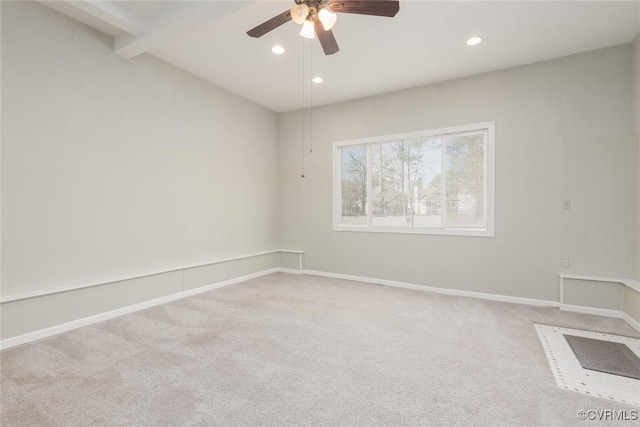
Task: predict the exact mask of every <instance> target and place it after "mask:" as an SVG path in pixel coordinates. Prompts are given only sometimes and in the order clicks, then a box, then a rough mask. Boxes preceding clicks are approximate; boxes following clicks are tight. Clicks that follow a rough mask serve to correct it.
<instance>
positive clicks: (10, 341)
mask: <svg viewBox="0 0 640 427" xmlns="http://www.w3.org/2000/svg"><path fill="white" fill-rule="evenodd" d="M277 272H282V273H289V274H297V275H300V274H308V275H312V276H321V277H329V278H334V279H343V280H351V281H355V282H363V283H371V284H376V285H383V286H393V287H396V288H404V289H413V290H417V291H424V292H434V293H439V294H444V295H454V296H462V297H469V298H478V299H483V300H490V301H499V302H508V303H515V304H524V305H533V306H542V307H559V308H560V309H561V310H564V311H572V312H576V313H585V314H594V315H597V316H606V317H614V318H621V319H623V320H625V321H626V322H627V323H628V324H629V325H631V326H632V327H633V328H634V329H636V330H637V331H640V323H639V322H638V321H636V320H635V319H633V318H632V317H631V316H629V315H628V314H626V313H623V312H622V311H618V310H607V309H602V308H592V307H583V306H577V305H568V304H562V305H561V304H560V303H558V302H557V301H548V300H539V299H533V298H522V297H513V296H506V295H497V294H487V293H482V292H472V291H461V290H456V289H446V288H436V287H432V286H423V285H416V284H413V283H405V282H397V281H393V280H385V279H376V278H372V277H363V276H352V275H348V274H339V273H328V272H324V271H315V270H303V271H300V270H298V269H292V268H283V267H277V268H272V269H268V270H263V271H259V272H257V273H253V274H247V275H245V276H240V277H236V278H233V279H229V280H224V281H222V282H218V283H214V284H211V285H207V286H201V287H198V288H195V289H189V290H187V291H183V292H178V293H175V294H171V295H167V296H164V297H160V298H156V299H152V300H149V301H144V302H141V303H138V304H134V305H130V306H126V307H122V308H118V309H115V310H111V311H107V312H105V313H100V314H96V315H94V316H89V317H85V318H82V319H78V320H74V321H71V322H67V323H63V324H60V325H56V326H52V327H50V328H45V329H41V330H38V331H34V332H30V333H27V334H23V335H19V336H16V337H12V338H7V339H5V340H1V341H0V350H4V349H7V348H11V347H15V346H17V345H22V344H26V343H28V342H32V341H36V340H39V339H42V338H46V337H50V336H52V335H56V334H60V333H62V332H67V331H71V330H73V329H78V328H81V327H83V326H88V325H92V324H94V323H98V322H102V321H105V320H109V319H113V318H115V317H118V316H123V315H125V314H129V313H133V312H136V311H140V310H144V309H145V308H150V307H154V306H157V305H160V304H165V303H168V302H171V301H176V300H179V299H182V298H186V297H189V296H192V295H197V294H200V293H203V292H207V291H210V290H213V289H218V288H222V287H225V286H229V285H233V284H236V283H240V282H244V281H247V280H250V279H255V278H258V277H262V276H266V275H268V274H272V273H277Z"/></svg>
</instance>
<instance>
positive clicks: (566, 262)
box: [562, 258, 571, 268]
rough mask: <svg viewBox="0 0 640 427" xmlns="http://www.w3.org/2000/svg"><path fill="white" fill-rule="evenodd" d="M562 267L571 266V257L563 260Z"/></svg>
mask: <svg viewBox="0 0 640 427" xmlns="http://www.w3.org/2000/svg"><path fill="white" fill-rule="evenodd" d="M562 268H571V260H570V259H569V258H565V259H563V260H562Z"/></svg>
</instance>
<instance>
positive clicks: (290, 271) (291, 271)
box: [276, 267, 304, 276]
mask: <svg viewBox="0 0 640 427" xmlns="http://www.w3.org/2000/svg"><path fill="white" fill-rule="evenodd" d="M276 270H277V271H278V273H288V274H296V275H298V276H302V275H303V274H304V273H303V272H302V271H300V270H296V269H295V268H284V267H278V268H276Z"/></svg>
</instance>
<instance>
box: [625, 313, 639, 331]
mask: <svg viewBox="0 0 640 427" xmlns="http://www.w3.org/2000/svg"><path fill="white" fill-rule="evenodd" d="M622 320H624V321H625V322H627V323H628V324H629V325H631V327H632V328H633V329H635V330H636V331H638V332H640V322H638V321H637V320H636V319H634V318H633V317H631V316H629V315H628V314H627V313H622Z"/></svg>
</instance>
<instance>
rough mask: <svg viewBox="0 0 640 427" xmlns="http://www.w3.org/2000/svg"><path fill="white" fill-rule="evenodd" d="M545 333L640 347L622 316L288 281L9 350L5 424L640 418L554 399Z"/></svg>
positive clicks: (528, 422) (556, 422)
mask: <svg viewBox="0 0 640 427" xmlns="http://www.w3.org/2000/svg"><path fill="white" fill-rule="evenodd" d="M534 322H537V323H544V324H553V325H563V326H568V327H571V328H578V329H590V330H597V331H602V332H608V333H614V334H623V335H629V336H634V337H637V336H639V335H638V334H637V333H636V332H635V331H634V330H633V329H632V328H631V327H630V326H628V325H627V324H626V323H624V322H623V321H622V320H619V319H608V318H602V317H596V316H588V315H580V314H573V313H566V312H560V311H558V310H557V309H553V308H541V307H529V306H523V305H517V304H507V303H498V302H490V301H482V300H477V299H471V298H462V297H451V296H444V295H437V294H433V293H428V292H419V291H412V290H405V289H397V288H391V287H384V286H377V285H369V284H363V283H355V282H349V281H343V280H336V279H326V278H319V277H312V276H295V275H287V274H281V273H279V274H274V275H270V276H265V277H262V278H259V279H255V280H251V281H249V282H245V283H241V284H237V285H234V286H230V287H226V288H222V289H218V290H214V291H210V292H207V293H204V294H200V295H197V296H194V297H190V298H186V299H183V300H179V301H175V302H172V303H169V304H166V305H163V306H159V307H154V308H151V309H147V310H144V311H140V312H137V313H134V314H129V315H126V316H122V317H119V318H116V319H113V320H109V321H106V322H103V323H99V324H96V325H93V326H88V327H85V328H82V329H78V330H75V331H71V332H68V333H65V334H61V335H58V336H55V337H51V338H47V339H44V340H41V341H38V342H34V343H31V344H27V345H23V346H20V347H16V348H13V349H9V350H6V351H3V352H2V353H1V355H0V357H1V363H2V365H1V371H2V372H1V374H2V383H1V387H2V388H1V392H2V394H1V403H2V418H1V419H0V424H1V425H2V426H3V427H9V426H29V427H31V426H83V427H84V426H93V425H109V426H116V425H123V426H124V425H127V426H134V425H135V426H167V425H185V426H186V425H198V426H225V427H226V426H244V425H264V426H285V425H292V426H325V425H326V426H333V425H345V426H377V425H380V426H382V425H384V426H428V425H438V426H440V425H456V426H461V425H487V426H500V425H505V426H507V425H508V426H514V425H522V426H560V425H562V426H567V425H581V426H584V425H586V424H589V423H591V424H593V422H589V421H580V420H579V419H578V418H577V415H576V414H577V412H578V411H579V410H589V409H593V410H604V409H611V410H627V411H631V410H637V408H635V407H633V406H628V405H624V404H622V403H615V402H609V401H606V400H604V399H600V398H595V397H590V396H587V395H583V394H579V393H573V392H570V391H566V390H561V389H559V388H558V387H557V386H556V384H555V380H554V378H553V375H552V373H551V371H550V369H549V366H548V364H547V360H546V358H545V354H544V351H543V349H542V346H541V345H540V342H539V340H538V337H537V334H536V330H535V328H534V326H533V323H534ZM607 425H616V422H607ZM620 425H630V424H629V421H627V422H621V423H620Z"/></svg>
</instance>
